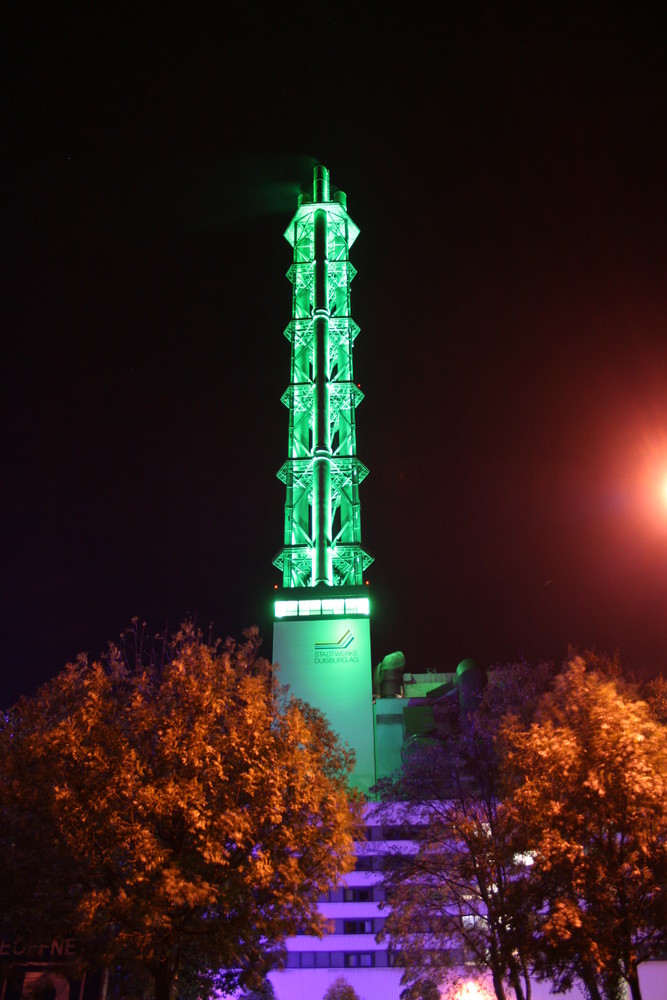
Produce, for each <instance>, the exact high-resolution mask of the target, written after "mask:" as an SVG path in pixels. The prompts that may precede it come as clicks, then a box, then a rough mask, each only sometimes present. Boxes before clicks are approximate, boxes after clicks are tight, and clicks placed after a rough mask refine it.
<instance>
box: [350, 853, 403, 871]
mask: <svg viewBox="0 0 667 1000" xmlns="http://www.w3.org/2000/svg"><path fill="white" fill-rule="evenodd" d="M409 861H410V858H409V856H407V857H406V855H404V854H361V855H357V857H356V858H355V859H354V870H355V871H357V872H387V871H393V870H394V869H396V868H404V867H405V866H406V865H407V864H408V862H409Z"/></svg>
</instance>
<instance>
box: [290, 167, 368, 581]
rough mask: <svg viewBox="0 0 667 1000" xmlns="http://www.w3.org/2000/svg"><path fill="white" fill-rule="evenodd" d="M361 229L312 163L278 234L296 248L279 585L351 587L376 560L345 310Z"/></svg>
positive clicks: (353, 327)
mask: <svg viewBox="0 0 667 1000" xmlns="http://www.w3.org/2000/svg"><path fill="white" fill-rule="evenodd" d="M358 234H359V230H358V228H357V226H356V225H355V224H354V222H353V221H352V220H351V219H350V217H349V215H348V214H347V204H346V198H345V195H344V194H343V192H342V191H338V192H336V193H335V194H334V196H333V198H330V193H329V172H328V170H327V169H326V167H323V166H317V167H315V170H314V179H313V194H312V197H311V196H310V195H309V194H302V195H301V196H300V197H299V203H298V208H297V211H296V214H295V215H294V218H293V219H292V221H291V222H290V224H289V226H288V228H287V230H286V232H285V239H286V240H287V241H288V242H289V243H290V244H291V246H292V247H293V251H294V258H293V263H292V266H291V267H290V269H289V271H288V272H287V276H288V278H289V279H290V281H291V282H292V289H293V291H292V320H291V322H290V323H289V324H288V326H287V328H286V330H285V336H286V337H287V339H288V340H289V341H290V344H291V380H290V384H289V386H288V388H287V390H286V391H285V393H284V394H283V396H282V402H283V403H284V404H285V405H286V406H287V407H288V409H289V442H288V458H287V461H286V462H285V463H284V465H283V466H282V468H281V469H280V471H279V472H278V478H279V479H280V480H281V481H282V482H283V483H284V484H285V488H286V499H285V534H284V545H283V548H282V550H281V551H280V553H279V554H278V556H277V557H276V558H275V560H274V565H276V566H277V567H278V568H279V569H281V570H282V574H283V587H285V588H302V587H319V586H325V587H345V588H350V587H356V586H360V585H361V584H362V583H363V574H364V570H365V569H366V567H367V566H369V565H370V563H371V562H372V561H373V560H372V558H371V557H370V556H369V555H368V553H366V552H365V551H364V550H363V548H362V547H361V515H360V506H359V484H360V483H361V481H362V480H363V479H364V478H365V477H366V475H367V474H368V469H367V468H366V467H365V466H364V465H363V464H362V463H361V462H360V461H359V459H358V458H357V442H356V428H355V409H356V407H357V405H358V404H359V403H360V402H361V400H362V399H363V393H362V392H361V389H360V388H359V387H358V386H357V385H356V384H355V382H354V375H353V368H352V348H353V344H354V340H355V337H356V336H357V334H358V333H359V327H358V326H357V324H356V323H355V322H354V320H353V319H352V317H351V315H350V285H351V282H352V279H353V278H354V276H355V274H356V271H355V269H354V267H353V265H352V264H351V263H350V259H349V254H350V247H351V246H352V244H353V243H354V241H355V239H356V238H357V236H358Z"/></svg>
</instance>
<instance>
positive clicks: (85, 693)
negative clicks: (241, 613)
mask: <svg viewBox="0 0 667 1000" xmlns="http://www.w3.org/2000/svg"><path fill="white" fill-rule="evenodd" d="M351 766H352V754H351V753H350V752H349V751H347V750H346V749H344V748H343V747H342V746H341V745H340V743H339V741H338V739H337V737H336V736H335V735H334V734H333V732H332V731H331V729H330V728H329V727H328V725H327V723H326V721H325V719H324V717H323V716H322V715H321V714H320V713H319V712H317V711H316V710H314V709H312V708H310V707H309V706H307V705H305V704H303V703H300V702H299V701H297V700H295V699H293V698H290V697H288V696H287V695H286V694H285V692H284V691H283V690H282V689H281V688H280V687H279V685H278V682H277V679H276V677H275V676H274V672H273V668H272V667H271V665H270V664H269V663H268V662H267V661H266V660H265V659H264V658H262V657H261V656H260V655H259V641H258V638H257V634H256V630H254V631H250V632H248V633H247V634H246V638H245V641H244V642H243V643H241V644H235V643H234V642H232V641H231V640H228V641H227V642H226V643H220V642H210V641H205V640H204V638H203V637H202V635H201V633H200V632H199V631H197V630H196V629H195V627H194V626H193V625H192V623H189V622H186V623H185V624H184V625H183V626H182V627H181V628H180V630H179V631H178V632H177V633H176V635H174V636H173V637H172V638H171V639H165V640H164V641H162V642H161V643H158V644H157V646H153V647H151V648H150V649H148V648H147V646H146V645H145V644H143V643H142V641H141V635H140V630H139V629H138V628H137V626H136V623H135V629H134V630H133V632H131V633H130V635H129V636H126V637H125V640H124V643H123V644H122V646H121V648H118V647H116V646H113V645H111V646H110V647H109V651H108V653H107V655H106V656H104V657H102V658H101V659H99V660H97V661H95V662H92V663H89V662H88V659H87V657H86V656H80V657H79V659H78V660H77V662H76V663H73V664H69V665H68V666H67V667H66V668H65V670H64V671H63V672H62V673H61V674H59V675H58V676H57V677H56V678H54V680H52V681H51V682H50V683H48V684H47V685H45V686H44V687H43V688H42V689H41V690H40V691H39V692H38V693H37V694H36V695H35V696H34V697H33V698H26V699H23V700H21V701H20V702H19V703H18V704H17V705H16V706H15V707H14V709H13V710H12V711H11V712H10V713H8V715H7V716H6V717H5V719H4V720H3V724H2V726H1V727H0V811H1V815H0V819H2V821H3V823H2V832H1V833H0V835H1V836H2V837H3V838H4V839H5V845H3V846H5V847H7V849H6V850H4V851H2V852H0V853H1V854H2V861H0V863H1V864H3V866H4V867H3V871H2V872H1V873H0V874H1V876H2V878H3V887H7V893H8V898H10V899H11V900H12V904H13V910H12V913H11V914H10V915H9V923H10V924H11V925H12V927H11V928H9V929H10V930H14V931H15V930H16V929H17V928H20V930H21V931H22V932H23V933H25V932H30V931H31V930H32V931H33V932H37V933H39V930H40V929H41V928H42V927H44V926H50V927H51V929H53V928H55V927H58V929H59V930H60V929H61V928H63V927H67V928H68V929H69V931H70V932H71V933H73V934H75V935H76V937H77V939H78V941H79V943H80V945H81V946H82V948H83V952H84V955H85V958H86V961H87V963H88V964H89V965H92V964H97V963H99V964H109V965H113V964H120V965H122V966H123V967H124V968H126V969H131V968H132V967H133V966H138V967H143V968H144V969H146V970H148V972H149V973H150V974H151V975H152V977H153V979H154V982H155V995H156V998H157V1000H167V998H168V997H169V996H170V992H171V989H172V986H173V984H174V981H175V978H176V976H177V975H178V972H179V969H185V970H187V969H195V970H201V971H202V972H204V973H206V970H218V969H221V968H222V969H224V970H226V971H225V973H224V975H223V976H222V978H221V979H220V980H218V983H219V985H221V986H223V987H225V988H229V989H231V988H232V987H235V986H237V985H238V984H239V983H241V984H243V983H247V984H248V985H250V986H252V985H256V984H259V982H260V980H261V977H262V975H263V974H264V972H265V971H266V970H267V969H268V968H269V967H270V966H271V965H272V964H275V963H279V962H280V960H281V955H282V953H283V952H282V942H283V941H284V939H285V937H287V936H289V935H291V934H294V933H295V932H296V930H297V928H301V929H302V930H303V929H306V930H307V931H308V932H314V933H319V932H321V930H322V919H321V917H320V916H319V914H318V912H317V908H316V903H317V898H318V895H319V894H320V893H321V892H322V891H324V889H325V888H327V887H328V886H329V885H330V883H331V882H332V881H334V882H335V881H336V880H337V879H338V878H339V876H340V875H341V874H342V873H344V872H346V871H349V870H350V869H351V867H352V865H353V838H354V836H355V834H356V830H357V827H358V824H359V822H360V805H359V802H358V801H357V799H356V798H355V797H354V796H352V797H350V796H349V794H348V787H347V776H348V774H349V771H350V768H351ZM8 837H9V838H10V839H11V847H12V850H11V851H10V850H9V849H8V845H7V838H8ZM10 857H11V858H12V862H11V863H9V861H8V859H9V858H10ZM42 859H43V863H42ZM17 882H18V883H20V884H17Z"/></svg>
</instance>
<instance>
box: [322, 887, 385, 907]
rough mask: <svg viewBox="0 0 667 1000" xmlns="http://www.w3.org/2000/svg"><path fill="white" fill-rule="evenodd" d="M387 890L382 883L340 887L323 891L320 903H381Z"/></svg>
mask: <svg viewBox="0 0 667 1000" xmlns="http://www.w3.org/2000/svg"><path fill="white" fill-rule="evenodd" d="M384 898H385V891H384V888H383V887H382V886H381V885H367V886H356V887H354V888H345V887H339V888H337V889H329V891H328V892H323V893H322V894H321V896H320V897H319V902H320V903H381V902H382V901H383V899H384Z"/></svg>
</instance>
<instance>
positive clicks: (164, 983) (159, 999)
mask: <svg viewBox="0 0 667 1000" xmlns="http://www.w3.org/2000/svg"><path fill="white" fill-rule="evenodd" d="M153 975H154V977H155V1000H172V997H173V994H174V986H175V982H176V969H175V968H174V966H173V964H172V963H171V962H170V961H169V960H168V959H165V961H163V962H161V963H160V965H158V967H157V968H156V969H155V971H154V972H153Z"/></svg>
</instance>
